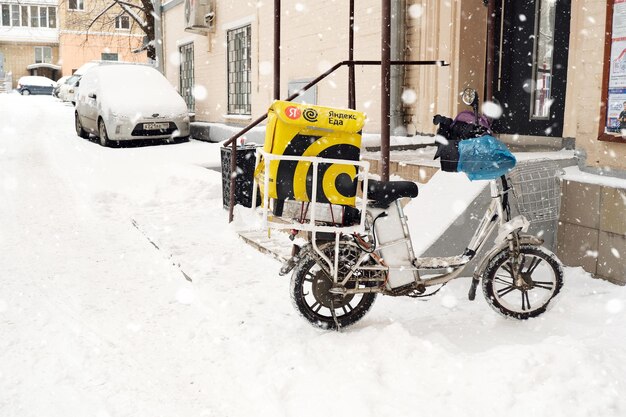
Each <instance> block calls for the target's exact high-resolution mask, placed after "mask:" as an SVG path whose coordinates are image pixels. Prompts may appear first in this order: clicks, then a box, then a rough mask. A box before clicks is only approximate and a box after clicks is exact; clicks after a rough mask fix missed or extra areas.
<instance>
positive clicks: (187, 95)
mask: <svg viewBox="0 0 626 417" xmlns="http://www.w3.org/2000/svg"><path fill="white" fill-rule="evenodd" d="M178 51H179V53H180V77H179V87H180V88H179V91H180V95H181V96H183V99H184V100H185V103H187V109H188V110H189V112H190V113H193V112H194V111H195V107H196V100H195V98H194V96H193V87H194V85H195V76H194V68H193V43H188V44H186V45H181V46H180V47H179V48H178Z"/></svg>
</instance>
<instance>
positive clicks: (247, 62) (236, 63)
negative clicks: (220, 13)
mask: <svg viewBox="0 0 626 417" xmlns="http://www.w3.org/2000/svg"><path fill="white" fill-rule="evenodd" d="M227 42H228V58H227V59H228V113H229V114H251V113H252V105H251V103H250V93H251V92H252V82H251V80H250V73H251V71H250V68H251V66H252V54H251V44H252V39H251V26H250V25H247V26H243V27H240V28H237V29H233V30H229V31H228V32H227Z"/></svg>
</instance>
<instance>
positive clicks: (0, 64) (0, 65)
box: [0, 52, 4, 78]
mask: <svg viewBox="0 0 626 417" xmlns="http://www.w3.org/2000/svg"><path fill="white" fill-rule="evenodd" d="M0 78H4V54H3V53H2V52H0Z"/></svg>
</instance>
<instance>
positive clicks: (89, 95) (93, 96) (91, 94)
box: [87, 93, 98, 100]
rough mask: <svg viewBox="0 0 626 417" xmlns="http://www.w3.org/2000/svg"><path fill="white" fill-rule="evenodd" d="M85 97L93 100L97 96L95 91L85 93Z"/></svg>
mask: <svg viewBox="0 0 626 417" xmlns="http://www.w3.org/2000/svg"><path fill="white" fill-rule="evenodd" d="M87 97H89V98H92V99H94V100H95V99H96V98H98V96H97V95H96V93H89V94H88V95H87Z"/></svg>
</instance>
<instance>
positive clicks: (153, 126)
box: [143, 123, 170, 130]
mask: <svg viewBox="0 0 626 417" xmlns="http://www.w3.org/2000/svg"><path fill="white" fill-rule="evenodd" d="M168 127H170V124H169V123H144V124H143V129H144V130H166V129H167V128H168Z"/></svg>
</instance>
